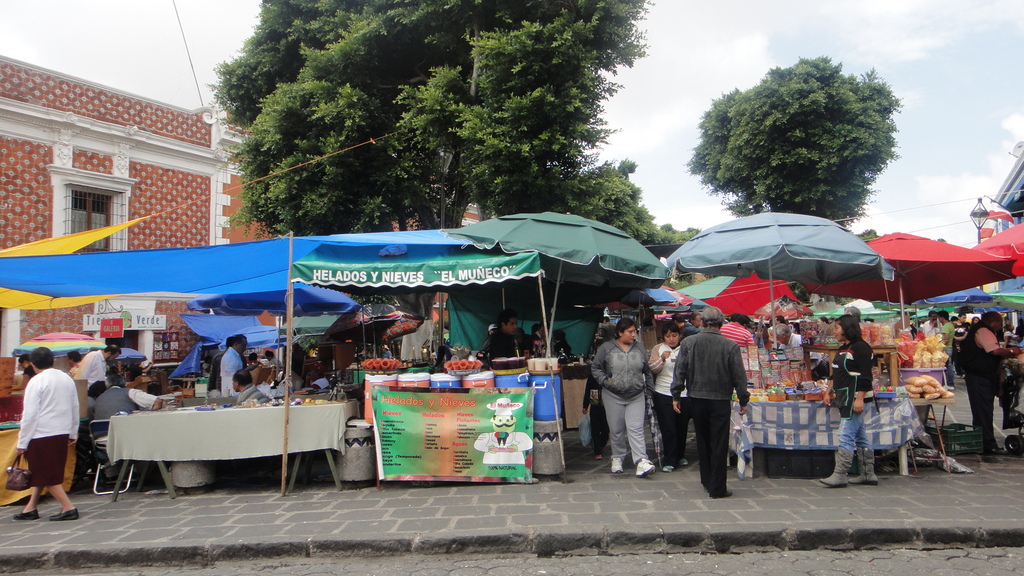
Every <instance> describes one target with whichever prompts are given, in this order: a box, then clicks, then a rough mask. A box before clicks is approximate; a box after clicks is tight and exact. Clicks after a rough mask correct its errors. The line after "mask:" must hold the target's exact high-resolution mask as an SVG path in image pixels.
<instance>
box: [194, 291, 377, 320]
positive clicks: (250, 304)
mask: <svg viewBox="0 0 1024 576" xmlns="http://www.w3.org/2000/svg"><path fill="white" fill-rule="evenodd" d="M286 292H287V290H285V289H281V290H270V291H266V292H243V293H239V294H204V295H202V296H198V297H196V298H193V299H192V300H189V302H188V309H189V310H195V311H199V312H212V313H214V314H220V315H224V316H259V315H260V314H262V313H263V312H269V313H271V314H273V315H274V316H284V315H285V313H286V312H287V310H286V308H285V303H284V301H285V296H286ZM293 302H294V306H293V308H292V314H293V315H295V316H319V315H321V314H346V313H348V312H358V311H359V309H360V308H361V306H360V305H359V304H358V303H356V301H355V300H352V299H351V298H349V297H348V296H346V295H345V294H343V293H341V292H338V291H337V290H330V289H327V288H319V287H317V286H308V285H306V284H296V285H295V296H294V301H293Z"/></svg>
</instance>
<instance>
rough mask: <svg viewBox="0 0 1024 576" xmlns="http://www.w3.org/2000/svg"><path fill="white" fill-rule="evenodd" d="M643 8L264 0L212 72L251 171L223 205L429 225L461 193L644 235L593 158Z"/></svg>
mask: <svg viewBox="0 0 1024 576" xmlns="http://www.w3.org/2000/svg"><path fill="white" fill-rule="evenodd" d="M644 11H645V0H560V1H552V0H520V1H517V2H497V3H494V2H483V1H480V0H417V1H415V2H410V1H399V0H264V3H263V9H262V13H261V20H260V24H259V26H258V27H257V29H256V31H255V33H254V35H253V36H252V38H250V39H249V40H248V41H247V43H246V45H245V48H244V50H243V53H242V55H241V56H240V57H239V58H237V59H236V60H234V61H231V62H228V63H226V64H224V65H222V66H221V67H220V69H219V75H220V82H219V85H218V87H217V96H218V101H219V102H220V103H221V105H222V106H224V108H225V109H226V110H227V111H228V112H229V114H230V115H231V118H232V120H233V121H235V122H237V123H238V124H240V125H241V126H242V127H243V128H244V129H246V130H247V132H248V135H247V138H246V140H245V142H244V144H243V145H242V147H241V150H240V151H239V156H238V158H239V163H240V167H241V170H242V173H243V177H244V178H245V179H246V180H249V181H253V180H255V182H251V183H250V184H247V185H246V186H245V188H244V190H243V203H244V206H243V208H242V210H241V212H240V214H239V220H240V221H241V222H242V223H247V224H258V225H260V226H262V227H264V228H265V229H267V230H270V231H274V232H282V231H286V230H293V231H295V232H297V233H300V234H319V233H334V232H346V231H367V230H379V229H386V228H389V227H390V226H391V225H392V223H393V222H397V223H399V225H400V226H404V225H406V223H407V222H409V221H412V220H414V221H418V222H419V224H420V226H422V227H426V228H433V227H437V226H439V225H440V224H441V222H442V219H443V222H444V224H445V225H448V226H451V225H457V223H458V222H459V221H460V220H461V214H462V213H463V211H464V210H465V208H466V206H467V205H468V204H469V203H470V202H476V203H478V204H479V205H480V206H482V207H483V208H484V209H485V210H486V211H487V213H488V214H490V215H501V214H508V213H514V212H533V211H543V210H553V211H573V212H575V213H577V214H580V215H582V216H586V217H591V218H595V219H599V220H602V221H604V222H607V223H609V224H612V225H614V226H618V227H622V228H624V229H627V230H628V231H629V232H630V233H632V234H634V235H635V236H636V237H637V238H638V239H641V240H652V239H654V238H655V237H657V236H658V235H659V233H660V232H659V230H658V228H656V227H655V226H654V224H653V220H652V218H651V215H650V213H649V212H647V211H646V209H644V208H643V207H642V206H640V204H639V201H640V194H639V190H638V189H636V187H635V186H634V185H633V184H632V183H630V182H629V180H628V173H627V172H625V171H623V170H619V169H618V168H617V167H615V166H612V165H608V164H599V163H598V162H597V161H596V157H595V152H596V149H597V147H598V146H599V145H600V144H602V143H603V142H604V141H605V138H606V136H607V135H608V129H607V127H606V126H605V125H604V123H603V121H602V120H601V113H602V111H603V109H602V102H603V101H604V100H605V99H607V98H608V97H609V96H610V95H612V94H613V93H614V92H615V90H616V88H617V86H616V85H615V84H614V83H613V82H612V80H611V78H612V76H613V74H614V73H615V71H616V69H618V68H619V67H621V66H630V65H632V63H633V62H634V61H635V59H636V58H638V57H640V56H642V55H643V46H642V43H641V40H642V38H641V36H640V34H639V32H638V30H637V28H636V22H637V21H638V20H639V18H640V17H641V16H642V15H643V14H644ZM371 140H372V143H367V142H371ZM361 143H367V144H364V145H361V146H358V147H355V148H351V147H352V146H354V145H358V144H361ZM332 153H335V154H333V155H330V154H332ZM325 155H330V156H329V157H327V158H323V159H319V160H317V159H318V158H321V157H323V156H325ZM446 156H447V157H449V158H451V159H450V160H449V161H445V160H444V159H445V158H446ZM314 160H315V161H314ZM300 165H301V166H300ZM445 166H447V169H445V168H444V167H445ZM268 175H270V176H269V177H268ZM442 207H443V208H444V213H443V217H442V215H441V212H440V210H441V208H442Z"/></svg>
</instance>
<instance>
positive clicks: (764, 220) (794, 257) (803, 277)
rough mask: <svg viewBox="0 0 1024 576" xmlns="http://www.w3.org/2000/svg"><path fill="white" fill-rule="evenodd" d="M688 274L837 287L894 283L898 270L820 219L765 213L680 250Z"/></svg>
mask: <svg viewBox="0 0 1024 576" xmlns="http://www.w3.org/2000/svg"><path fill="white" fill-rule="evenodd" d="M668 262H669V265H672V266H675V267H676V269H678V270H680V271H684V272H697V273H700V274H704V275H707V276H736V277H739V278H743V277H746V276H750V275H751V274H752V273H754V272H756V273H757V274H758V275H759V276H761V277H762V278H768V279H769V281H770V280H772V279H779V280H787V281H795V282H802V283H804V284H833V283H836V282H849V281H852V280H881V279H883V278H885V279H892V277H893V268H892V266H889V264H888V263H886V262H885V260H883V259H882V257H881V256H880V255H879V254H878V252H875V251H874V250H872V249H871V247H870V246H868V245H867V244H866V243H865V242H864V241H863V240H861V239H860V238H857V237H856V236H855V235H853V234H851V233H850V232H849V231H848V230H846V229H845V228H843V227H842V226H840V225H838V224H836V223H835V222H832V221H831V220H826V219H824V218H818V217H816V216H807V215H804V214H787V213H780V212H766V213H763V214H756V215H754V216H747V217H746V218H738V219H736V220H733V221H731V222H726V223H724V224H719V225H717V226H712V227H711V228H708V229H707V230H705V231H703V232H701V233H700V234H698V235H696V236H694V237H693V238H692V239H690V241H688V242H686V243H685V244H683V245H682V246H680V247H679V249H678V250H676V251H675V252H673V253H672V255H671V256H669V258H668Z"/></svg>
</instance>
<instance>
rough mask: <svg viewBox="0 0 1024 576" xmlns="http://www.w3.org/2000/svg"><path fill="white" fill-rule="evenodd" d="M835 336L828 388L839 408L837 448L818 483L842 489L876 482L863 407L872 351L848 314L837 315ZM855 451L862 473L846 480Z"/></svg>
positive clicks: (867, 389)
mask: <svg viewBox="0 0 1024 576" xmlns="http://www.w3.org/2000/svg"><path fill="white" fill-rule="evenodd" d="M834 330H835V335H836V339H837V340H838V341H839V351H838V352H836V355H835V358H834V359H833V360H832V385H831V390H834V391H835V393H836V398H835V405H836V407H837V408H839V416H840V418H842V420H841V421H840V423H839V449H838V450H836V468H835V471H834V472H832V475H831V476H829V477H828V478H822V479H821V480H820V482H821V483H822V484H824V485H825V486H828V487H829V488H842V487H844V486H846V485H847V483H848V482H849V483H850V484H870V485H872V486H874V485H876V484H878V477H877V476H875V453H874V451H873V450H872V449H871V447H870V446H869V445H868V436H867V432H866V431H865V426H864V406H865V404H866V403H868V402H871V400H872V399H871V398H870V397H869V396H868V394H869V393H870V392H871V391H872V388H871V367H872V355H873V351H872V350H871V346H870V345H869V344H868V343H867V342H865V341H864V340H863V339H862V338H861V335H860V323H858V322H857V320H856V318H854V317H853V316H851V315H849V314H844V315H843V316H840V317H839V319H838V320H836V323H835V328H834ZM825 404H826V405H830V404H831V399H830V394H828V393H826V394H825ZM855 449H856V450H857V451H858V455H859V456H860V460H861V464H862V466H863V472H862V473H861V475H860V476H857V477H856V478H851V479H850V480H849V481H847V473H848V472H849V470H850V465H851V464H852V463H853V451H854V450H855Z"/></svg>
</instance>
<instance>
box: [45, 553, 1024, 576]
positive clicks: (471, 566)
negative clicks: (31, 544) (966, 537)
mask: <svg viewBox="0 0 1024 576" xmlns="http://www.w3.org/2000/svg"><path fill="white" fill-rule="evenodd" d="M1022 559H1024V549H1022V548H988V549H983V550H970V549H950V550H930V551H922V550H884V551H883V550H875V551H857V552H833V551H807V552H767V553H747V554H722V555H717V554H710V555H709V554H639V555H623V556H573V557H568V558H537V557H536V556H532V555H512V556H503V557H498V556H488V555H469V554H454V555H446V556H399V557H396V558H378V559H356V558H348V559H334V560H329V559H320V560H297V559H285V560H278V561H269V560H268V561H256V562H238V563H235V562H231V563H218V564H217V565H216V566H214V567H211V568H155V569H152V568H136V569H132V570H125V571H109V570H96V571H88V572H82V571H75V572H71V571H60V572H30V573H29V574H31V575H32V576H41V575H43V574H50V575H61V576H67V575H70V574H76V575H79V576H137V575H140V574H145V575H146V576H241V575H248V574H258V575H260V576H319V575H324V576H326V575H334V574H346V575H351V576H361V575H370V574H372V575H375V576H533V575H536V576H575V575H593V576H631V575H651V576H670V575H672V574H691V575H702V574H714V575H721V576H728V575H736V576H738V575H741V574H742V575H747V574H771V575H772V576H786V575H808V576H811V575H813V576H833V575H834V576H847V575H848V576H858V575H862V574H864V575H867V574H899V575H900V576H915V575H918V574H927V575H929V576H945V575H949V576H969V575H978V576H981V575H987V576H1003V575H1005V576H1019V575H1020V573H1021V570H1022V569H1024V561H1022Z"/></svg>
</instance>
